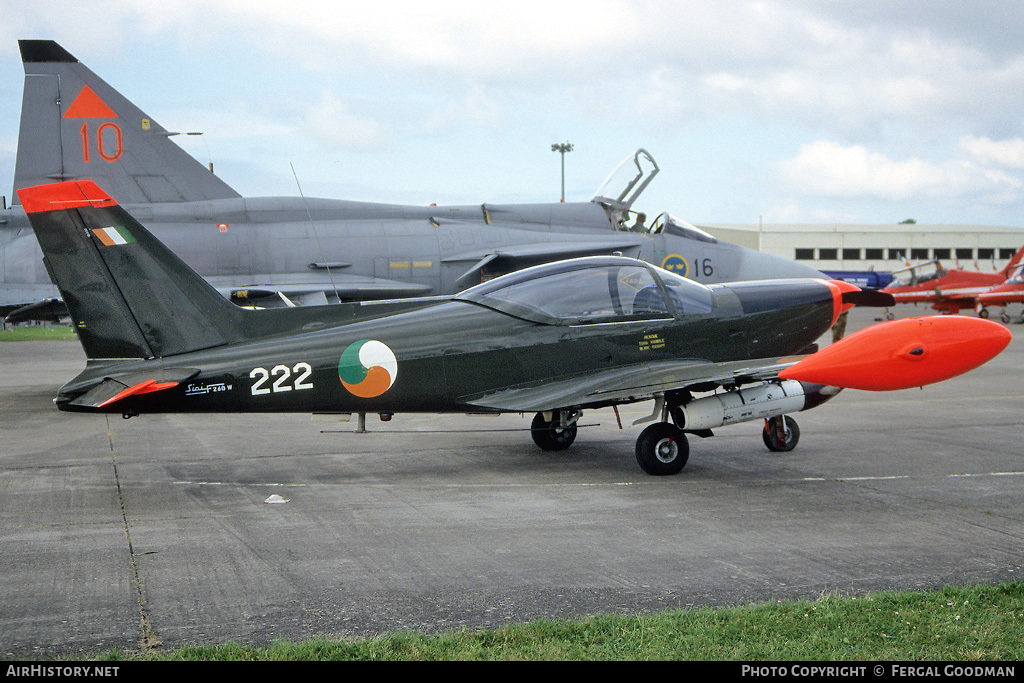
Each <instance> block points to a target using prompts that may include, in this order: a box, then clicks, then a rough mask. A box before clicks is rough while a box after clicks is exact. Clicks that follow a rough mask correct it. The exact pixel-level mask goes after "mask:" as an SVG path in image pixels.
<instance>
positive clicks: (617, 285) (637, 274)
mask: <svg viewBox="0 0 1024 683" xmlns="http://www.w3.org/2000/svg"><path fill="white" fill-rule="evenodd" d="M455 298H456V299H459V300H463V301H471V302H473V303H476V304H479V305H481V306H486V307H487V308H491V309H494V310H496V311H500V312H502V313H506V314H508V315H512V316H515V317H517V318H523V319H525V320H530V321H532V322H538V323H544V324H548V325H580V324H587V323H609V322H625V321H631V320H649V319H656V318H672V317H673V316H677V317H678V316H682V315H688V316H689V315H707V314H710V313H711V308H712V301H711V300H712V296H711V290H710V289H708V288H707V287H705V286H704V285H701V284H699V283H697V282H694V281H692V280H688V279H686V278H683V277H680V276H678V275H674V274H673V273H670V272H668V271H666V270H662V269H661V268H657V267H654V266H651V265H650V264H647V263H644V262H643V261H637V260H634V259H629V258H623V257H616V256H592V257H585V258H578V259H571V260H566V261H558V262H555V263H547V264H544V265H540V266H534V267H532V268H526V269H524V270H520V271H517V272H514V273H509V274H508V275H503V276H501V277H499V278H495V279H494V280H491V281H489V282H485V283H483V284H480V285H477V286H476V287H472V288H470V289H467V290H466V291H464V292H462V293H460V294H458V295H456V297H455Z"/></svg>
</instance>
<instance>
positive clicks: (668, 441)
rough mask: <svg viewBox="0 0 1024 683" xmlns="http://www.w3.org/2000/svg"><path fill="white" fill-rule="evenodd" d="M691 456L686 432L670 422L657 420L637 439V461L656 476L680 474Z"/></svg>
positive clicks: (647, 471) (646, 470)
mask: <svg viewBox="0 0 1024 683" xmlns="http://www.w3.org/2000/svg"><path fill="white" fill-rule="evenodd" d="M689 458H690V444H689V442H688V441H687V440H686V434H684V433H683V431H682V430H681V429H679V428H678V427H676V426H675V425H674V424H671V423H670V422H655V423H654V424H652V425H650V426H649V427H647V428H646V429H645V430H643V431H642V432H640V436H639V437H638V438H637V440H636V461H637V462H638V463H639V464H640V468H641V469H642V470H643V471H644V472H646V473H647V474H652V475H654V476H656V477H660V476H665V475H668V474H678V473H679V472H680V471H681V470H682V469H683V467H685V466H686V461H687V460H689Z"/></svg>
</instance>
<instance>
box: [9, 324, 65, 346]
mask: <svg viewBox="0 0 1024 683" xmlns="http://www.w3.org/2000/svg"><path fill="white" fill-rule="evenodd" d="M75 339H77V337H76V336H75V331H74V330H73V329H72V328H71V327H70V326H68V325H60V326H56V327H9V328H7V329H6V330H0V342H20V341H69V340H70V341H74V340H75Z"/></svg>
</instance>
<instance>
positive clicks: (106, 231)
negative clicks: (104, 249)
mask: <svg viewBox="0 0 1024 683" xmlns="http://www.w3.org/2000/svg"><path fill="white" fill-rule="evenodd" d="M92 232H93V234H94V235H96V238H97V239H98V240H99V241H100V242H103V244H105V245H107V246H108V247H112V246H114V245H115V244H130V243H132V242H134V241H135V238H134V237H132V234H131V233H130V232H128V229H127V228H125V227H124V226H123V225H112V226H111V227H109V228H94V229H93V231H92Z"/></svg>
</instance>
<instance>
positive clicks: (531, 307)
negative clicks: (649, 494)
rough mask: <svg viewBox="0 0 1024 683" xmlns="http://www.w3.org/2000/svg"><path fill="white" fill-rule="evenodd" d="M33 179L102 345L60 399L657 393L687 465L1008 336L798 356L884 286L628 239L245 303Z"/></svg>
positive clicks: (94, 199)
mask: <svg viewBox="0 0 1024 683" xmlns="http://www.w3.org/2000/svg"><path fill="white" fill-rule="evenodd" d="M19 195H20V198H21V202H22V205H23V206H24V207H25V210H26V212H27V214H28V215H29V218H30V220H31V222H32V226H33V228H34V231H35V235H36V237H37V239H38V240H39V243H40V246H41V247H42V250H43V253H44V255H45V258H46V263H47V268H48V271H49V273H50V275H51V277H52V278H53V280H54V282H55V283H56V284H57V286H58V287H59V289H60V291H61V295H62V297H63V299H64V301H65V302H66V303H67V306H68V309H69V312H70V314H71V318H72V321H73V324H74V326H75V328H76V330H77V332H78V336H79V340H80V341H81V343H82V346H83V348H84V349H85V352H86V355H87V357H88V364H87V367H86V369H85V370H84V371H83V372H82V373H81V374H79V375H78V376H77V377H75V378H74V379H72V380H71V381H69V382H68V383H67V384H65V385H64V386H63V387H61V389H60V391H59V393H58V395H57V397H56V399H55V401H56V403H57V406H58V407H59V408H60V409H62V410H72V411H98V412H107V413H111V412H112V413H122V414H123V415H124V416H126V417H128V416H133V415H138V414H142V413H155V412H286V411H287V412H350V413H372V412H377V413H381V414H386V415H390V414H392V413H396V412H403V411H404V412H413V411H415V412H428V413H454V412H473V413H479V412H518V413H522V412H536V413H537V415H536V418H535V419H534V421H533V428H532V433H533V438H534V440H535V442H536V443H537V444H538V445H539V446H540V447H541V448H544V449H552V450H553V449H564V448H567V447H569V445H570V444H571V443H572V442H573V440H574V439H575V437H576V431H577V421H578V420H579V418H580V416H581V414H582V411H583V410H584V409H587V408H597V407H603V406H613V405H617V404H622V403H630V402H636V401H641V400H650V399H652V398H653V399H654V400H655V410H654V413H653V415H652V418H651V419H656V418H660V421H658V422H655V423H654V424H652V425H651V426H648V427H647V428H646V429H644V430H643V432H642V433H641V434H640V437H639V439H638V441H637V445H636V457H637V460H638V462H639V463H640V465H641V467H642V468H643V469H644V470H645V471H647V472H649V473H651V474H672V473H675V472H678V471H679V470H680V469H682V467H683V466H684V465H685V463H686V460H687V457H688V450H689V449H688V446H687V440H686V436H685V434H686V433H695V434H698V435H701V436H708V435H710V433H711V432H710V430H711V429H712V428H714V427H718V426H721V425H723V424H731V423H733V422H742V421H747V420H759V419H765V420H766V423H765V424H766V426H765V431H764V441H765V444H766V445H767V446H768V447H769V448H772V449H775V450H788V449H790V448H792V447H793V446H795V445H796V440H797V437H798V430H797V427H796V424H795V422H793V421H792V419H791V418H789V417H785V419H783V416H784V414H785V413H789V412H796V411H799V410H805V409H807V408H810V407H814V406H816V405H818V404H820V403H822V402H823V401H825V400H827V399H828V398H830V397H831V396H833V395H834V394H836V393H838V391H839V389H838V387H841V386H852V387H855V388H867V389H872V388H902V386H898V385H894V384H893V383H892V379H893V378H894V377H900V376H904V377H905V378H906V382H910V384H908V385H907V386H917V385H919V384H925V383H929V382H932V381H938V380H940V379H943V378H945V377H948V376H951V375H952V374H959V372H963V371H966V369H969V368H968V367H962V368H960V369H955V368H954V369H952V370H951V369H950V368H951V367H952V366H951V364H950V358H951V357H953V358H957V359H961V358H962V357H963V356H964V353H963V348H962V347H964V346H969V347H970V348H971V349H973V350H977V349H980V348H982V347H985V348H987V349H989V350H988V351H986V354H987V355H986V356H985V357H983V358H982V357H979V358H977V359H976V362H975V361H972V363H973V365H978V364H980V363H981V362H984V361H985V360H988V358H990V357H991V356H994V355H995V354H996V353H998V352H999V351H1001V350H1002V348H1003V347H1005V345H1006V343H1007V342H1008V341H1009V333H1008V332H1007V331H1006V329H1005V328H1003V327H1002V326H1001V325H998V324H996V323H993V322H990V321H986V320H981V319H978V318H961V317H959V316H945V317H946V318H947V319H950V318H956V319H957V320H956V322H955V324H957V325H958V327H956V328H955V329H946V328H942V329H941V330H939V331H938V332H937V333H935V332H934V331H931V329H932V328H931V327H930V326H929V325H924V324H920V325H918V328H920V329H918V328H915V329H914V330H912V331H910V332H907V333H901V332H900V330H899V328H896V327H892V326H894V325H897V324H901V323H905V322H906V321H893V322H892V323H883V324H882V325H881V326H875V328H879V327H882V328H885V329H884V330H883V331H882V333H881V334H880V335H878V334H875V335H873V336H872V335H870V334H869V335H868V337H867V339H866V341H864V342H862V343H858V342H855V341H854V340H855V338H856V337H857V336H858V335H852V336H851V337H848V338H847V340H844V341H843V342H840V343H838V344H832V345H831V346H829V347H827V348H826V349H824V350H822V351H821V352H818V353H816V354H814V355H811V356H808V357H807V359H806V360H800V361H799V362H797V361H798V360H799V359H798V358H794V357H792V356H793V355H794V354H800V353H805V352H808V351H810V350H812V345H813V343H814V342H815V340H816V339H818V337H820V336H821V335H822V334H823V333H824V332H826V331H827V330H828V329H829V327H830V326H831V325H832V324H833V323H834V322H835V320H836V319H837V317H838V316H839V315H840V313H841V312H842V311H843V310H845V309H847V308H849V307H850V306H851V305H853V304H854V303H858V302H864V303H871V302H870V301H865V299H871V298H872V297H879V296H881V297H882V298H883V299H885V298H886V295H878V294H877V293H869V292H861V291H860V290H858V289H857V288H856V287H854V286H853V285H848V284H846V283H834V282H827V281H825V280H818V279H804V280H773V281H756V282H745V283H733V284H727V285H725V284H723V285H712V286H706V285H701V284H698V283H696V282H693V281H691V280H687V279H685V278H683V277H680V276H678V275H675V274H673V273H670V272H668V271H665V270H662V269H660V268H657V267H654V266H651V265H649V264H647V263H644V262H642V261H637V260H634V259H630V258H625V257H617V256H594V257H586V258H579V259H571V260H567V261H559V262H555V263H549V264H546V265H540V266H535V267H533V268H528V269H526V270H522V271H518V272H515V273H510V274H508V275H505V276H502V277H499V278H496V279H494V280H491V281H489V282H486V283H483V284H480V285H477V286H476V287H473V288H470V289H468V290H466V291H464V292H462V293H460V294H456V295H453V296H444V297H431V298H421V299H404V300H394V301H380V302H364V303H349V304H336V305H324V306H306V307H296V308H287V309H266V310H251V309H243V308H240V307H238V306H236V305H234V304H232V303H231V302H229V301H227V300H226V299H225V298H224V297H223V296H221V295H220V294H218V292H217V291H216V290H215V289H214V288H213V287H212V286H211V285H209V284H208V283H207V282H206V281H204V280H203V279H202V278H201V277H199V276H198V275H197V274H196V273H195V272H194V271H192V270H191V269H190V268H189V267H188V266H187V265H185V263H184V262H183V261H181V259H179V258H178V257H177V256H176V255H175V254H174V253H172V252H171V251H170V250H169V249H168V248H167V247H165V246H164V245H163V244H162V243H161V242H159V241H158V240H157V239H156V238H154V237H153V236H152V235H151V234H150V233H149V232H148V231H147V230H146V229H145V228H144V227H143V226H142V225H141V224H140V223H138V222H137V221H135V220H134V219H133V218H132V217H131V216H130V215H129V214H128V213H127V212H126V211H125V210H124V209H123V208H122V207H121V206H119V205H118V204H117V203H116V201H115V200H114V199H112V198H111V197H110V196H109V195H107V194H106V193H105V192H104V191H103V190H102V189H101V188H100V187H99V186H98V185H96V184H95V183H93V182H91V181H71V182H61V183H54V184H49V185H41V186H36V187H31V188H25V189H22V190H20V191H19ZM877 303H879V304H881V305H886V304H890V303H891V301H888V300H883V301H879V302H877ZM933 319H934V318H933ZM921 320H927V319H921ZM961 323H962V324H967V325H969V326H971V327H970V329H969V330H964V329H963V328H961V327H959V325H960V324H961ZM976 325H982V327H981V328H975V327H974V326H976ZM885 326H890V327H885ZM988 326H991V328H994V329H990V327H988ZM871 329H874V328H869V330H871ZM978 330H980V331H978ZM865 332H867V331H865ZM957 337H959V338H961V342H963V343H959V344H954V345H953V346H949V345H948V344H945V342H948V341H949V339H951V338H957ZM988 338H991V341H990V342H987V346H986V343H983V342H984V339H988ZM936 340H938V341H936ZM850 342H853V343H852V344H851V343H850ZM938 342H943V343H942V344H940V343H938ZM944 344H945V345H944ZM865 349H867V352H868V353H867V357H865V356H864V353H863V352H864V350H865ZM893 349H894V350H895V351H896V352H901V353H902V352H905V353H903V355H904V356H905V358H906V360H903V361H901V360H900V359H899V358H897V359H896V360H895V361H894V360H893V359H892V358H891V357H890V356H891V353H890V352H891V351H892V350H893ZM851 357H853V358H856V359H857V362H856V363H855V364H853V365H851V363H850V362H848V361H849V359H850V358H851ZM821 359H823V362H822V361H821ZM808 362H812V366H811V367H809V368H808V367H807V366H806V365H805V364H806V363H808ZM814 362H817V365H814V364H813V363H814ZM872 363H874V365H872ZM900 363H904V364H905V365H906V368H909V370H904V369H902V368H903V366H901V365H900ZM961 364H962V363H961ZM954 365H955V364H954ZM973 365H971V367H973ZM802 367H803V368H807V369H806V371H804V372H801V368H802ZM957 367H960V366H957ZM865 368H866V371H865V372H861V371H860V370H861V369H865ZM922 368H924V369H925V370H927V371H928V372H926V373H925V374H924V375H922V374H921V372H920V371H921V369H922ZM851 369H852V372H851ZM915 373H916V374H915ZM862 375H867V376H868V379H867V380H866V381H865V380H864V378H863V377H862ZM872 377H878V378H884V380H885V382H886V384H885V386H881V385H878V382H877V380H872V379H871V378H872ZM802 380H805V381H802ZM833 380H836V381H833ZM906 382H904V384H906ZM744 385H751V386H747V387H746V388H743V389H741V388H740V387H741V386H744ZM723 388H724V389H725V391H723V392H719V393H716V394H714V395H711V396H706V397H703V398H699V399H698V398H694V396H693V394H694V393H695V392H698V393H699V392H708V391H712V390H717V389H723Z"/></svg>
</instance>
